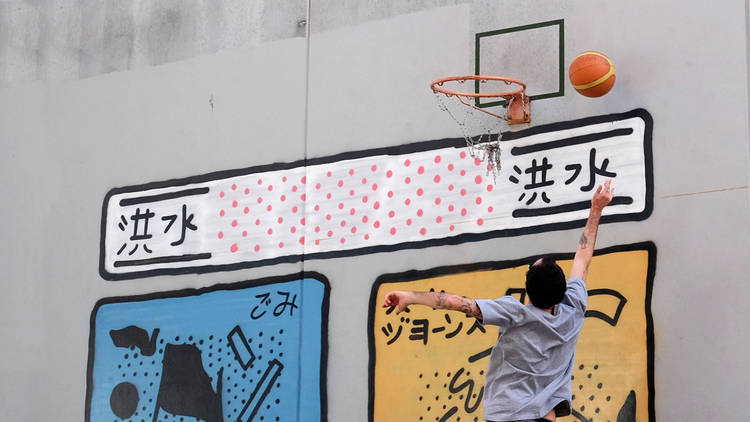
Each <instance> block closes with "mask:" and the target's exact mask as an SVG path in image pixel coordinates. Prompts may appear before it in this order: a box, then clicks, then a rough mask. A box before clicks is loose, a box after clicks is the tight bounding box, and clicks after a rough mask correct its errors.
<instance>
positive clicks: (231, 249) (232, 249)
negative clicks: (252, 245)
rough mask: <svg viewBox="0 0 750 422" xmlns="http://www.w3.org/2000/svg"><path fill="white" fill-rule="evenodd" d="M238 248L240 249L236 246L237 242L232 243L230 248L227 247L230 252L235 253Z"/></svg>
mask: <svg viewBox="0 0 750 422" xmlns="http://www.w3.org/2000/svg"><path fill="white" fill-rule="evenodd" d="M239 249H240V247H239V246H237V244H236V243H234V244H232V247H231V248H229V250H230V251H232V253H235V252H237V250H239Z"/></svg>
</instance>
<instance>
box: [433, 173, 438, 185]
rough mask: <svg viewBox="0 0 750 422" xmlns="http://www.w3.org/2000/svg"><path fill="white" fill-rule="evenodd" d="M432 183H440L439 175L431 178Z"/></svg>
mask: <svg viewBox="0 0 750 422" xmlns="http://www.w3.org/2000/svg"><path fill="white" fill-rule="evenodd" d="M432 181H433V182H435V183H440V175H439V174H438V175H437V176H435V177H433V178H432Z"/></svg>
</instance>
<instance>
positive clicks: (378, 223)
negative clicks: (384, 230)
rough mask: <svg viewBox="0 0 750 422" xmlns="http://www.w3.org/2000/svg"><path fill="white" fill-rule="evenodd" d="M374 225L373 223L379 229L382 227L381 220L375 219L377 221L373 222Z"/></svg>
mask: <svg viewBox="0 0 750 422" xmlns="http://www.w3.org/2000/svg"><path fill="white" fill-rule="evenodd" d="M372 225H373V227H375V228H376V229H377V228H378V227H380V221H378V220H375V222H374V223H372Z"/></svg>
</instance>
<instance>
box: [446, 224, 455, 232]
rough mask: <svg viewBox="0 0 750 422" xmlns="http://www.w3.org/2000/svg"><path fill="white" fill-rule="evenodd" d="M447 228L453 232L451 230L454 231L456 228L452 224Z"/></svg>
mask: <svg viewBox="0 0 750 422" xmlns="http://www.w3.org/2000/svg"><path fill="white" fill-rule="evenodd" d="M448 228H449V229H450V231H453V230H455V229H456V226H454V225H453V224H451V225H450V227H448Z"/></svg>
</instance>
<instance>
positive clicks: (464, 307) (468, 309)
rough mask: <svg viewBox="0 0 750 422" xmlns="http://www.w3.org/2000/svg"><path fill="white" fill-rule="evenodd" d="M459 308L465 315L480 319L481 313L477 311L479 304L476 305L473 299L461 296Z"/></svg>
mask: <svg viewBox="0 0 750 422" xmlns="http://www.w3.org/2000/svg"><path fill="white" fill-rule="evenodd" d="M460 310H461V312H463V313H465V314H466V315H468V316H471V317H474V318H476V319H479V320H481V318H482V314H481V313H480V312H479V306H477V303H476V301H474V300H473V299H468V298H465V297H464V298H462V299H461V309H460Z"/></svg>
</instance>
